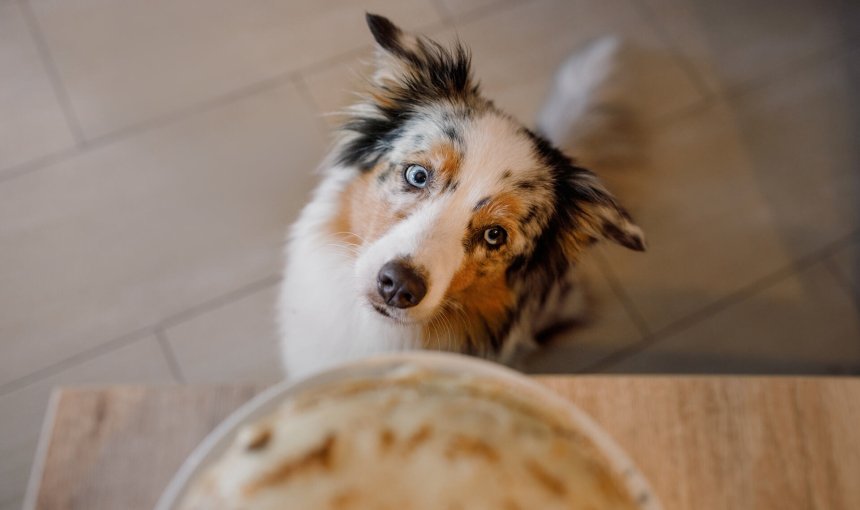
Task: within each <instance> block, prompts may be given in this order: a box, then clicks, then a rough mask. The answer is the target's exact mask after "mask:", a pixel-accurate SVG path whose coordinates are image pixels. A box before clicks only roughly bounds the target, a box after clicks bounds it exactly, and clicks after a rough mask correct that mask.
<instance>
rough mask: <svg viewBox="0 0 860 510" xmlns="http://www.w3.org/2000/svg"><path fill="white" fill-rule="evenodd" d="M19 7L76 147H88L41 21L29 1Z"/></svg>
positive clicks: (21, 1)
mask: <svg viewBox="0 0 860 510" xmlns="http://www.w3.org/2000/svg"><path fill="white" fill-rule="evenodd" d="M18 5H19V6H20V8H21V12H22V13H23V15H24V19H25V20H26V24H27V29H28V30H29V32H30V36H31V37H32V38H33V42H35V43H36V48H37V51H38V53H39V58H41V59H42V66H43V67H44V69H45V72H46V73H47V74H48V79H49V80H50V82H51V88H52V89H53V91H54V96H55V98H56V100H57V102H58V103H59V105H60V109H61V110H62V111H63V116H64V117H65V119H66V125H67V126H68V128H69V130H70V131H71V132H72V136H73V137H74V139H75V143H76V145H77V146H78V147H86V146H87V143H88V141H87V136H86V133H85V132H84V128H83V126H82V125H81V121H80V119H79V118H78V115H77V113H76V112H75V109H74V107H73V106H72V101H71V99H70V98H69V93H68V90H67V89H66V86H65V84H64V83H63V79H62V77H61V76H60V72H59V70H58V69H57V63H56V61H55V60H54V57H53V54H52V53H51V49H50V48H49V47H48V42H47V40H46V39H45V36H44V33H43V31H42V27H41V25H39V19H38V18H37V17H36V13H35V12H33V7H32V6H31V5H30V2H29V1H28V0H19V2H18Z"/></svg>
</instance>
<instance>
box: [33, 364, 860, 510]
mask: <svg viewBox="0 0 860 510" xmlns="http://www.w3.org/2000/svg"><path fill="white" fill-rule="evenodd" d="M538 380H539V381H540V382H542V383H544V384H546V385H547V386H548V387H550V388H552V389H553V390H555V391H557V392H559V393H560V394H562V395H563V396H565V397H566V398H568V399H570V400H571V401H573V402H575V403H576V404H577V405H579V406H580V407H581V408H582V409H584V410H585V411H587V412H588V413H590V414H591V415H592V416H593V417H594V418H595V419H596V420H597V421H598V422H599V423H601V424H602V425H603V426H604V427H605V428H606V430H607V431H608V432H609V433H610V434H611V435H612V436H613V437H615V439H616V440H617V441H618V443H619V444H620V445H621V447H622V448H624V449H625V450H626V451H627V452H628V453H629V454H630V456H631V457H633V459H634V461H635V462H636V463H637V464H638V465H639V467H640V468H641V469H642V471H643V472H645V474H646V476H648V477H649V479H650V480H651V482H652V484H653V486H654V489H655V490H656V492H657V494H658V496H659V497H660V498H661V499H662V501H663V504H664V506H665V507H666V509H667V510H669V509H711V508H713V509H771V508H772V509H780V510H785V509H793V508H803V509H806V508H817V509H827V510H835V509H852V510H856V509H860V379H856V378H853V379H848V378H776V377H773V378H770V377H755V378H739V377H602V376H601V377H595V376H578V377H539V378H538ZM259 389H261V388H256V387H248V386H244V387H234V386H229V387H214V386H209V387H206V386H204V387H149V388H146V387H108V388H89V389H64V390H61V391H59V392H57V393H56V394H55V396H54V399H53V400H52V408H51V410H50V412H49V417H52V418H49V419H50V420H51V421H50V422H48V423H46V426H45V429H44V433H43V438H42V444H41V445H40V453H39V456H40V458H38V459H37V466H40V467H41V469H39V468H37V469H35V470H34V479H33V480H31V491H30V494H29V498H28V501H29V504H30V505H32V506H33V507H35V508H39V509H67V508H69V509H87V510H99V509H111V510H114V509H127V510H133V509H150V508H152V507H153V505H154V503H155V501H156V500H157V498H158V496H159V494H160V493H161V490H162V489H163V488H164V486H165V485H166V484H167V482H168V480H169V479H170V478H171V476H172V475H173V473H174V472H175V471H176V469H177V468H178V467H179V465H180V463H181V462H182V460H183V459H184V458H185V456H186V455H187V454H188V453H189V452H190V451H191V450H192V449H193V448H194V446H195V445H196V444H197V443H198V441H200V439H202V438H203V436H204V435H205V434H206V433H207V432H209V430H211V429H212V428H213V427H214V426H215V425H216V424H217V423H218V422H220V421H221V420H222V419H223V418H224V417H225V416H227V414H229V413H230V411H232V410H233V409H235V408H236V407H238V406H239V405H240V404H242V403H243V402H245V401H246V400H247V399H249V398H250V397H251V396H252V395H254V394H255V393H256V392H257V391H258V390H259Z"/></svg>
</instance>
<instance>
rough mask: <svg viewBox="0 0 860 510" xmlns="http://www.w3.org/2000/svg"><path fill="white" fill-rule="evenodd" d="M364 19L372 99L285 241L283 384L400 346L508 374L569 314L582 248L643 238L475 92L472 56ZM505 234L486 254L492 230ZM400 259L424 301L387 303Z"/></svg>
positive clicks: (606, 200)
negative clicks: (393, 266)
mask: <svg viewBox="0 0 860 510" xmlns="http://www.w3.org/2000/svg"><path fill="white" fill-rule="evenodd" d="M367 21H368V25H369V27H370V30H371V32H372V33H373V36H374V38H375V39H376V42H377V45H378V46H377V62H376V65H377V67H376V71H375V74H374V75H373V77H372V79H371V80H370V81H371V82H370V87H369V91H368V93H367V95H366V97H365V98H364V100H363V101H361V102H360V103H359V104H357V105H355V106H354V107H352V108H351V109H350V110H349V113H348V118H347V120H346V121H345V123H344V124H343V126H342V128H341V129H340V132H339V137H338V139H337V141H336V142H335V144H334V147H333V149H332V151H331V153H330V155H329V156H328V158H327V159H326V161H325V162H324V163H323V166H322V172H323V180H322V183H321V184H320V186H319V187H318V189H317V190H316V191H315V193H314V196H313V198H312V200H311V202H310V203H309V204H308V205H307V206H306V207H305V209H304V210H303V211H302V213H301V216H300V218H299V219H298V221H297V222H296V224H295V225H293V227H292V230H291V231H290V236H289V241H288V246H287V254H286V255H287V265H286V269H285V273H284V283H283V287H282V292H281V298H280V303H279V315H280V317H279V318H280V325H281V330H282V353H283V361H284V366H285V369H286V372H287V375H288V376H290V377H296V376H302V375H305V374H307V373H310V372H313V371H316V370H319V369H321V368H324V367H325V366H327V365H330V364H334V363H337V362H339V361H343V360H347V359H350V358H354V357H359V356H362V355H367V354H372V353H377V352H384V351H394V350H406V349H442V350H451V351H456V352H461V353H467V354H472V355H476V356H481V357H485V358H490V359H496V360H499V361H502V362H508V363H511V362H512V361H513V360H514V359H515V358H516V357H517V354H518V353H520V352H522V351H523V350H524V349H527V348H529V347H531V346H534V345H535V337H536V333H538V332H539V331H540V330H541V329H543V328H546V327H548V326H552V324H553V322H554V321H556V320H559V319H563V318H564V317H563V315H564V313H565V312H564V310H565V306H566V305H565V303H566V301H569V300H570V299H571V298H572V295H571V288H572V282H573V281H574V280H573V272H572V271H571V270H572V268H573V264H574V262H575V261H576V260H577V257H578V255H579V254H580V253H581V252H582V251H583V250H584V249H585V248H586V247H588V246H589V245H590V244H592V243H593V242H595V241H596V240H598V239H603V238H605V239H610V240H613V241H615V242H617V243H620V244H622V245H624V246H626V247H628V248H631V249H634V250H643V249H644V239H643V236H642V233H641V231H640V229H639V228H638V227H637V226H636V225H634V224H633V223H632V221H631V219H630V216H629V215H628V214H627V213H626V212H625V211H624V209H622V208H621V207H620V206H619V205H618V203H617V202H616V200H615V199H614V198H613V197H612V195H610V194H609V192H607V190H606V189H605V188H604V187H603V185H602V184H601V183H600V182H599V181H598V179H597V178H596V177H595V175H594V174H593V173H591V172H590V171H588V170H585V169H583V168H580V167H578V166H576V165H575V164H574V163H573V162H572V161H571V160H570V159H569V158H568V157H566V156H565V155H563V154H562V153H561V152H560V151H559V150H557V149H556V148H555V147H553V146H552V145H551V144H550V143H549V142H548V141H546V140H545V139H544V138H542V137H541V136H539V135H537V134H535V133H534V132H532V131H530V130H529V129H528V128H526V127H525V126H523V125H522V124H520V123H519V122H518V121H516V120H514V119H513V118H512V117H510V116H509V115H506V114H505V113H503V112H501V111H499V109H498V108H496V106H495V105H494V104H493V103H492V102H491V101H490V100H488V99H486V98H485V97H483V96H482V95H481V93H480V90H479V87H478V84H477V82H475V80H474V79H473V77H472V75H471V70H470V56H469V53H468V52H467V51H466V50H465V49H464V48H463V47H462V46H460V45H459V44H457V45H455V46H454V47H453V48H445V47H443V46H441V45H439V44H437V43H435V42H433V41H430V40H428V39H425V38H423V37H414V36H411V35H408V34H405V33H404V32H403V31H401V30H400V29H399V28H397V27H396V26H395V25H393V24H392V23H391V22H390V21H388V20H387V19H385V18H383V17H381V16H375V15H368V16H367ZM412 165H420V166H421V167H423V168H424V169H426V170H427V171H428V173H429V177H428V179H427V184H426V187H424V188H417V187H414V186H413V185H410V184H409V183H408V182H407V181H406V180H405V172H406V170H407V169H408V168H409V167H410V166H412ZM499 227H500V228H502V229H504V232H505V233H506V235H505V234H502V242H499V243H497V244H496V245H491V244H490V243H489V242H488V241H486V240H485V232H486V231H487V230H488V229H490V228H499ZM495 233H496V234H497V233H498V231H495ZM491 237H492V236H491ZM393 260H399V261H404V263H407V264H408V265H409V267H411V268H414V270H415V272H416V273H418V274H420V275H421V276H422V277H423V279H424V281H425V282H426V288H427V291H426V295H425V296H424V297H423V299H421V300H420V302H418V303H417V305H415V306H412V307H409V308H397V307H394V306H390V305H389V304H387V303H386V301H385V300H384V299H383V298H382V297H381V296H380V292H379V291H378V289H377V285H378V283H377V274H378V273H379V272H380V268H381V267H382V266H383V265H385V264H386V263H387V262H389V261H393Z"/></svg>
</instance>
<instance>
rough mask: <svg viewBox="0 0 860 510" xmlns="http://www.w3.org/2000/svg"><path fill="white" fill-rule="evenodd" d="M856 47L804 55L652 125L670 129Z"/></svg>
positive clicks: (656, 119)
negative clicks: (712, 108) (758, 77)
mask: <svg viewBox="0 0 860 510" xmlns="http://www.w3.org/2000/svg"><path fill="white" fill-rule="evenodd" d="M856 49H857V48H854V47H853V46H847V47H840V48H829V49H825V50H822V51H820V52H818V53H816V54H815V55H814V56H808V57H804V58H801V59H800V60H797V61H795V62H793V63H792V64H790V65H787V66H784V67H782V68H780V69H778V70H776V71H774V72H773V73H771V74H770V75H768V76H767V77H763V78H761V79H759V80H754V81H750V82H747V83H744V84H741V85H737V86H735V87H731V88H727V89H726V90H724V91H722V92H720V93H716V92H715V93H712V94H710V95H709V96H708V97H705V98H703V99H702V100H700V101H696V102H694V103H692V104H690V105H688V106H686V107H684V108H681V109H679V110H677V111H675V112H669V113H667V114H665V115H660V116H657V117H656V118H655V119H654V120H653V121H652V124H651V126H650V127H651V129H653V130H655V131H656V132H660V131H662V130H664V129H670V128H672V127H674V125H675V123H677V122H683V121H684V120H686V119H688V118H690V117H692V116H695V115H698V114H700V113H701V112H703V111H706V110H707V109H708V108H710V107H712V106H713V105H714V104H715V103H716V101H717V100H722V101H724V102H726V103H729V104H731V103H734V102H735V101H738V100H740V99H742V98H743V97H744V96H746V95H747V94H752V93H755V92H758V91H760V90H762V89H764V88H767V87H769V86H771V85H773V84H774V83H775V81H774V80H776V79H778V78H779V77H783V76H785V75H787V74H791V73H797V72H803V71H805V70H809V69H812V68H814V67H815V66H816V65H821V64H824V63H826V62H828V61H830V60H835V59H838V58H841V57H843V56H844V55H846V54H848V53H850V52H851V51H855V50H856Z"/></svg>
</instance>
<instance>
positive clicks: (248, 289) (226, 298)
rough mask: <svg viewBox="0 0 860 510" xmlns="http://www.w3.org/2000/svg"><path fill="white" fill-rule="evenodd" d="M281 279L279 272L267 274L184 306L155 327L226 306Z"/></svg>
mask: <svg viewBox="0 0 860 510" xmlns="http://www.w3.org/2000/svg"><path fill="white" fill-rule="evenodd" d="M280 281H281V275H280V274H274V275H269V276H267V277H265V278H262V279H260V280H256V281H253V282H251V283H248V284H245V285H243V286H241V287H239V288H237V289H234V290H232V291H230V292H227V293H225V294H222V295H220V296H216V297H214V298H212V299H210V300H208V301H204V302H203V303H201V304H198V305H196V306H192V307H190V308H186V309H185V310H182V311H180V312H177V313H175V314H173V315H171V316H168V317H167V318H165V319H163V320H162V321H161V322H159V323H158V324H157V325H156V326H155V328H161V329H169V328H172V327H174V326H177V325H179V324H182V323H183V322H186V321H188V320H191V319H193V318H195V317H199V316H200V315H203V314H204V313H207V312H211V311H213V310H217V309H218V308H221V307H223V306H226V305H228V304H230V303H233V302H235V301H238V300H240V299H242V298H245V297H248V296H250V295H251V294H254V293H255V292H259V291H261V290H264V289H267V288H269V287H272V286H274V285H276V284H278V283H280Z"/></svg>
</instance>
